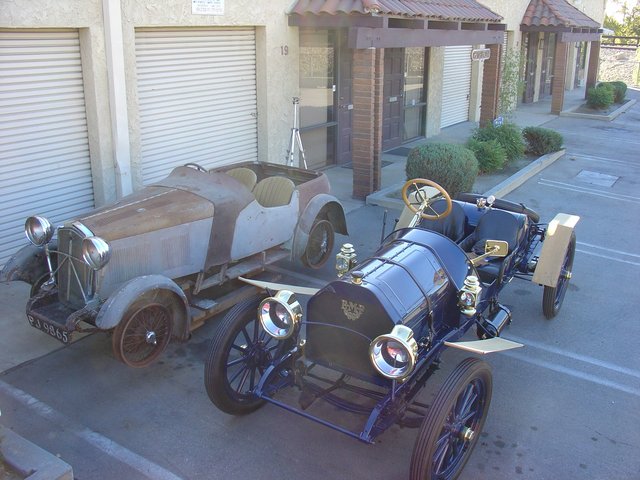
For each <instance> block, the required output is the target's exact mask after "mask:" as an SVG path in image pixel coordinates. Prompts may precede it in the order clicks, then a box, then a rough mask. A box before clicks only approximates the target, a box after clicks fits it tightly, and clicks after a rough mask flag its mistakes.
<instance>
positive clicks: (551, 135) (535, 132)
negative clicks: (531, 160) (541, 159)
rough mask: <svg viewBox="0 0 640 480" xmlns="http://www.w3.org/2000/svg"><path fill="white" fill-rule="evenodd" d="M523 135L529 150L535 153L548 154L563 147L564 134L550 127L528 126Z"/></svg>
mask: <svg viewBox="0 0 640 480" xmlns="http://www.w3.org/2000/svg"><path fill="white" fill-rule="evenodd" d="M522 136H523V137H524V139H525V141H526V142H527V152H529V153H533V154H534V155H546V154H547V153H551V152H557V151H558V150H560V149H561V148H562V142H563V138H562V135H560V134H559V133H558V132H556V131H555V130H551V129H549V128H543V127H526V128H525V129H524V130H522Z"/></svg>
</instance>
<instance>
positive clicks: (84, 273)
mask: <svg viewBox="0 0 640 480" xmlns="http://www.w3.org/2000/svg"><path fill="white" fill-rule="evenodd" d="M83 238H84V235H82V234H81V233H80V232H78V231H77V230H76V229H75V228H73V227H63V228H60V229H59V230H58V250H59V252H60V258H59V259H58V265H60V270H59V271H58V295H59V297H60V301H61V302H62V303H65V304H67V305H69V306H71V307H74V308H76V309H80V308H82V307H84V306H85V300H84V296H83V294H82V292H83V290H84V292H88V291H89V287H90V283H89V282H90V281H91V276H90V274H91V272H90V269H89V267H88V266H87V265H86V264H85V263H84V261H83V260H82V240H83Z"/></svg>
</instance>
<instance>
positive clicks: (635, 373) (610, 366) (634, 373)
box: [509, 335, 640, 379]
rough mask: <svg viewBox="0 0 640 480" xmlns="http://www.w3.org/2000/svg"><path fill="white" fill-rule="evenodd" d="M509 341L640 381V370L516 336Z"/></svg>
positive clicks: (510, 336) (510, 337)
mask: <svg viewBox="0 0 640 480" xmlns="http://www.w3.org/2000/svg"><path fill="white" fill-rule="evenodd" d="M509 340H513V341H514V342H518V343H522V344H524V345H526V346H528V347H533V348H536V349H538V350H544V351H545V352H549V353H554V354H556V355H560V356H562V357H566V358H570V359H572V360H578V361H580V362H584V363H588V364H589V365H593V366H596V367H602V368H606V369H607V370H611V371H613V372H617V373H621V374H623V375H629V376H630V377H635V378H638V379H640V370H632V369H630V368H627V367H621V366H620V365H616V364H615V363H611V362H605V361H604V360H598V359H597V358H593V357H589V356H587V355H582V354H581V353H575V352H570V351H568V350H563V349H561V348H558V347H553V346H551V345H545V344H544V343H540V342H536V341H534V340H529V339H526V338H521V337H518V336H514V335H509Z"/></svg>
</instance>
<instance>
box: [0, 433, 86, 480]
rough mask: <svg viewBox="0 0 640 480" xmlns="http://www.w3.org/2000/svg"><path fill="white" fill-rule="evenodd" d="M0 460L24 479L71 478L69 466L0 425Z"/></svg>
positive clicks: (62, 479) (50, 479) (52, 479)
mask: <svg viewBox="0 0 640 480" xmlns="http://www.w3.org/2000/svg"><path fill="white" fill-rule="evenodd" d="M0 461H2V462H4V463H5V464H6V465H8V466H9V467H10V468H11V469H12V470H14V471H15V472H17V473H18V475H19V476H20V478H24V479H25V480H73V469H72V468H71V466H70V465H69V464H67V463H65V462H63V461H62V460H60V459H59V458H58V457H56V456H55V455H53V454H51V453H49V452H47V451H46V450H43V449H42V448H40V447H38V446H37V445H35V444H33V443H31V442H30V441H28V440H26V439H24V438H22V437H21V436H20V435H18V434H17V433H15V432H13V431H12V430H9V429H8V428H6V427H4V426H3V425H0Z"/></svg>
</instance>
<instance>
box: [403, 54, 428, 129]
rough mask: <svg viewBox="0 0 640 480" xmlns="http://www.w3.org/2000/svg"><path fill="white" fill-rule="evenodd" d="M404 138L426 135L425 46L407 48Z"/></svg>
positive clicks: (405, 59) (405, 58)
mask: <svg viewBox="0 0 640 480" xmlns="http://www.w3.org/2000/svg"><path fill="white" fill-rule="evenodd" d="M404 55H405V57H404V132H403V138H402V139H403V140H409V139H411V138H415V137H420V136H422V135H424V119H425V109H426V105H427V104H426V95H425V93H426V92H425V88H424V86H425V81H424V60H425V49H424V48H405V54H404Z"/></svg>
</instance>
